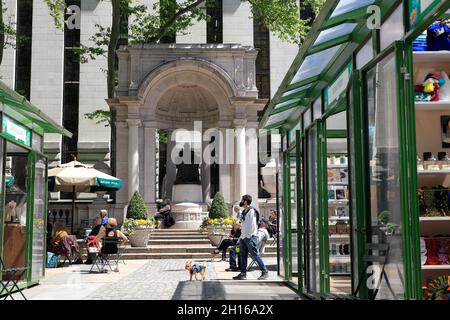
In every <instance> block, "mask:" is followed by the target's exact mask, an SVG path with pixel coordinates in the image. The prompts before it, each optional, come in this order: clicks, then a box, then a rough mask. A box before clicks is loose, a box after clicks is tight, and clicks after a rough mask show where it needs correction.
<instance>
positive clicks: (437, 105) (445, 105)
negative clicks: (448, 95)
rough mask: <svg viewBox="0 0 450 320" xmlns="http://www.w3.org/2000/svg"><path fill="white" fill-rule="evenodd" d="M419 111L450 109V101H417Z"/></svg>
mask: <svg viewBox="0 0 450 320" xmlns="http://www.w3.org/2000/svg"><path fill="white" fill-rule="evenodd" d="M416 110H419V111H450V101H431V102H416Z"/></svg>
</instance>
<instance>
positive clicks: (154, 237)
mask: <svg viewBox="0 0 450 320" xmlns="http://www.w3.org/2000/svg"><path fill="white" fill-rule="evenodd" d="M150 239H152V240H164V239H174V240H175V239H209V238H208V235H206V234H205V235H202V234H190V235H169V234H168V235H165V234H162V235H159V234H158V235H156V234H154V235H151V236H150Z"/></svg>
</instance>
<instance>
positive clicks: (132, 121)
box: [127, 119, 142, 127]
mask: <svg viewBox="0 0 450 320" xmlns="http://www.w3.org/2000/svg"><path fill="white" fill-rule="evenodd" d="M127 124H128V127H140V126H141V125H142V121H141V120H140V119H127Z"/></svg>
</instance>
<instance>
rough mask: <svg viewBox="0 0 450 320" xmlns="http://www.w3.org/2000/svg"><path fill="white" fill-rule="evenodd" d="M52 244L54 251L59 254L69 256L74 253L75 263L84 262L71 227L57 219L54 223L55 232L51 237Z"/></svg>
mask: <svg viewBox="0 0 450 320" xmlns="http://www.w3.org/2000/svg"><path fill="white" fill-rule="evenodd" d="M50 246H51V250H52V252H53V253H56V254H58V255H63V256H67V257H69V256H71V254H74V255H75V257H76V260H75V262H74V264H80V263H83V259H82V258H81V252H80V247H79V245H78V243H77V241H76V237H75V236H73V235H71V234H70V231H69V229H67V228H66V227H64V226H63V224H62V223H61V222H59V221H57V222H56V223H55V225H54V228H53V234H52V237H51V239H50ZM72 248H73V250H72Z"/></svg>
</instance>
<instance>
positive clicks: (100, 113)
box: [84, 110, 111, 127]
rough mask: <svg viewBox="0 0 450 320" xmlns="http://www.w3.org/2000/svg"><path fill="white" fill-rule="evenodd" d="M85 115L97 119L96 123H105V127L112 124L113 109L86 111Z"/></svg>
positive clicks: (90, 118) (87, 117)
mask: <svg viewBox="0 0 450 320" xmlns="http://www.w3.org/2000/svg"><path fill="white" fill-rule="evenodd" d="M84 117H85V118H86V119H89V120H93V121H95V123H96V124H100V123H104V124H105V127H110V126H111V111H107V110H95V111H92V112H89V113H85V114H84Z"/></svg>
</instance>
